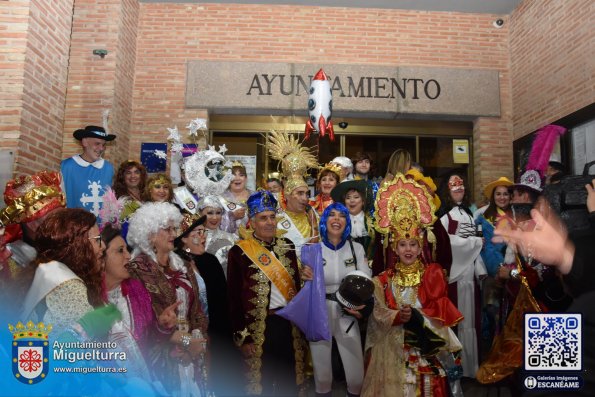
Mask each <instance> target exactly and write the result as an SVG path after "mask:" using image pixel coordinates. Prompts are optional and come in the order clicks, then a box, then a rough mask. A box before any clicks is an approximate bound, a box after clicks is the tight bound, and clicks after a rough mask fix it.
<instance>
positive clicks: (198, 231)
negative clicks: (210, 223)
mask: <svg viewBox="0 0 595 397" xmlns="http://www.w3.org/2000/svg"><path fill="white" fill-rule="evenodd" d="M208 232H209V230H208V229H196V233H198V235H199V236H204V235H205V234H207V233H208Z"/></svg>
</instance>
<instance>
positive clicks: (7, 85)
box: [0, 0, 73, 174]
mask: <svg viewBox="0 0 595 397" xmlns="http://www.w3.org/2000/svg"><path fill="white" fill-rule="evenodd" d="M2 3H3V4H2V8H1V13H2V14H1V18H2V25H1V26H2V27H4V29H2V30H3V31H2V33H1V34H0V46H1V48H2V49H8V48H10V50H11V51H10V52H6V51H2V52H0V64H1V65H2V67H1V68H0V70H1V71H0V84H1V85H2V89H1V90H0V145H1V146H2V148H11V149H14V150H15V157H14V172H15V173H18V174H30V173H33V172H35V171H39V170H40V169H58V167H59V164H60V159H61V158H62V125H63V122H64V103H65V98H66V76H67V71H68V52H69V50H70V30H71V21H72V6H73V0H54V1H46V0H21V1H16V0H10V1H8V2H2Z"/></svg>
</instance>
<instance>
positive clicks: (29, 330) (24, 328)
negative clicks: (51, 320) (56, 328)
mask: <svg viewBox="0 0 595 397" xmlns="http://www.w3.org/2000/svg"><path fill="white" fill-rule="evenodd" d="M8 329H9V330H10V332H11V333H12V339H14V340H19V339H25V338H26V339H30V338H36V339H47V338H48V334H49V333H50V332H52V329H53V327H52V324H48V325H47V326H46V325H45V324H44V323H42V322H41V323H39V324H37V325H35V323H34V322H33V321H31V320H29V322H28V323H27V325H23V323H22V322H20V321H19V322H18V323H17V325H16V327H13V326H12V324H8Z"/></svg>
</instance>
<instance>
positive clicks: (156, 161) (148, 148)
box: [140, 142, 167, 173]
mask: <svg viewBox="0 0 595 397" xmlns="http://www.w3.org/2000/svg"><path fill="white" fill-rule="evenodd" d="M140 162H141V163H142V165H144V166H145V168H146V169H147V172H148V173H155V172H165V169H166V165H167V143H146V142H143V143H141V146H140Z"/></svg>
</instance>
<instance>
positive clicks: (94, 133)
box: [72, 125, 116, 141]
mask: <svg viewBox="0 0 595 397" xmlns="http://www.w3.org/2000/svg"><path fill="white" fill-rule="evenodd" d="M72 136H74V138H75V139H77V140H79V141H80V140H81V139H83V138H97V139H103V140H105V141H113V140H114V139H116V136H115V135H113V134H108V133H107V132H105V128H103V127H98V126H96V125H88V126H86V127H85V128H83V129H80V130H76V131H74V133H73V134H72Z"/></svg>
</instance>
